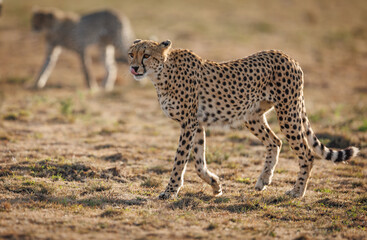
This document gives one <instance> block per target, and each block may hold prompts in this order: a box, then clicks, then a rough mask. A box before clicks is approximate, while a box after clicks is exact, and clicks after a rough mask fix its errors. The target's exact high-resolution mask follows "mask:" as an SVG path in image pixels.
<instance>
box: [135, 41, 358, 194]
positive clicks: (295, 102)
mask: <svg viewBox="0 0 367 240" xmlns="http://www.w3.org/2000/svg"><path fill="white" fill-rule="evenodd" d="M170 45H171V43H170V41H168V42H167V41H166V42H162V43H161V44H158V43H155V42H152V41H137V42H136V43H135V44H134V45H133V46H132V47H131V48H130V57H131V58H132V59H131V60H130V65H131V66H132V68H133V69H134V71H132V73H133V74H134V75H135V76H136V75H139V76H140V75H148V76H150V77H151V79H152V82H153V84H154V86H155V87H156V90H157V93H158V100H159V102H160V105H161V107H162V110H163V111H164V112H165V114H166V115H167V116H169V117H170V118H172V119H174V120H176V121H178V122H179V123H180V124H181V136H180V143H179V147H178V149H177V154H176V157H175V163H174V167H173V171H172V174H171V179H170V182H169V184H168V186H167V188H166V191H165V192H164V193H162V194H161V195H160V197H161V198H167V197H169V196H170V194H171V193H174V194H177V192H178V191H179V189H180V187H181V186H182V184H183V174H184V172H185V168H186V163H187V162H188V156H189V153H190V150H191V148H192V147H193V150H194V154H193V155H194V157H195V167H196V170H197V173H198V175H199V176H200V177H201V178H203V179H204V180H205V181H206V182H207V183H209V184H210V185H212V187H213V191H214V193H215V194H221V187H220V184H219V179H218V177H217V176H216V175H214V174H213V173H211V172H209V171H208V170H207V167H206V163H205V131H204V127H205V126H209V125H215V124H219V125H233V124H238V123H242V124H244V125H245V126H246V127H247V128H248V129H249V130H250V131H251V132H252V133H253V134H254V135H255V136H257V137H258V138H259V140H261V141H262V143H263V144H264V145H265V147H266V149H267V155H266V161H265V166H264V169H263V171H262V173H261V175H260V177H259V179H258V181H257V183H256V186H255V188H256V189H257V190H263V189H265V187H266V186H267V185H269V184H270V183H271V179H272V176H273V172H274V169H275V166H276V164H277V162H278V156H279V152H280V148H281V145H282V143H281V141H280V140H279V139H278V137H277V136H276V135H275V134H274V133H273V131H272V130H271V129H270V128H269V125H268V124H267V121H266V118H265V114H264V113H265V112H267V111H268V110H269V109H271V108H272V107H274V108H275V110H276V112H277V116H278V120H279V124H280V128H281V131H282V132H283V133H284V135H285V136H286V138H287V140H288V142H289V144H290V146H291V147H292V149H293V150H294V151H295V152H296V154H297V156H298V157H299V164H300V169H301V170H300V172H299V173H298V178H297V181H296V184H295V186H294V188H293V189H292V190H291V191H289V192H288V194H290V195H291V196H293V197H303V196H304V194H305V191H306V187H307V182H308V179H309V177H310V173H311V169H312V165H313V159H314V157H313V154H312V152H311V148H312V149H313V150H314V151H315V152H316V153H317V154H319V155H320V156H322V157H324V158H325V159H327V160H332V161H334V162H341V161H346V160H349V159H350V158H351V157H353V156H355V155H356V154H357V152H358V149H356V148H354V147H350V148H347V149H345V150H340V151H335V150H332V149H328V148H326V147H325V146H324V145H322V144H321V143H320V142H319V140H318V139H317V137H316V136H315V134H314V133H313V131H312V129H311V126H310V123H309V121H308V119H307V116H306V109H305V105H304V98H303V72H302V70H301V68H300V67H299V64H298V63H297V62H296V61H295V60H293V59H291V58H290V57H288V56H287V55H285V54H283V53H281V52H279V51H263V52H259V53H256V54H254V55H251V56H249V57H246V58H243V59H239V60H235V61H230V62H224V63H216V62H212V61H207V60H203V59H201V58H200V57H199V56H197V55H196V54H194V53H192V52H190V51H188V50H180V49H175V50H171V51H169V49H170ZM151 49H154V50H151ZM157 49H158V50H159V51H158V50H157ZM157 52H158V53H159V52H161V56H160V57H159V54H157ZM146 55H148V56H150V55H152V56H151V57H148V58H147V59H151V60H147V59H144V57H143V58H142V59H140V58H141V56H146ZM140 65H141V66H140ZM139 69H140V70H143V73H141V74H140V72H139Z"/></svg>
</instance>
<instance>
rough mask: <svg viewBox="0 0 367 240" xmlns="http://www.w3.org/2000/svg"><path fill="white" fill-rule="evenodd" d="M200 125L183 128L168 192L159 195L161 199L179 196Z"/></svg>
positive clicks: (167, 188)
mask: <svg viewBox="0 0 367 240" xmlns="http://www.w3.org/2000/svg"><path fill="white" fill-rule="evenodd" d="M197 129H198V124H193V125H191V126H190V127H188V126H187V127H185V128H181V134H180V140H179V145H178V148H177V151H176V156H175V162H174V164H173V169H172V173H171V178H170V180H169V183H168V185H167V187H166V190H165V191H164V192H162V193H161V194H160V195H159V197H158V198H159V199H168V198H170V197H171V196H172V195H173V196H174V197H176V196H177V194H178V192H179V191H180V188H181V187H182V185H183V182H184V174H185V170H186V165H187V162H188V160H189V155H190V150H191V147H192V145H193V142H194V141H193V140H194V138H195V134H196V131H197Z"/></svg>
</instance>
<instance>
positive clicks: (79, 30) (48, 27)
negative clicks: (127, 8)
mask: <svg viewBox="0 0 367 240" xmlns="http://www.w3.org/2000/svg"><path fill="white" fill-rule="evenodd" d="M31 22H32V30H33V31H34V32H44V33H45V37H46V42H47V45H48V46H47V53H46V54H47V55H46V59H45V61H44V64H43V66H42V68H41V70H40V73H39V74H38V76H37V78H36V80H35V83H34V87H35V88H43V87H44V86H45V85H46V82H47V79H48V77H49V76H50V74H51V72H52V69H53V67H54V66H55V64H56V61H57V59H58V57H59V55H60V53H61V49H62V48H65V49H69V50H72V51H74V52H76V53H77V54H78V55H79V58H80V60H81V63H82V69H83V73H84V77H85V80H86V82H87V85H88V87H89V88H90V89H97V88H98V86H97V83H96V80H95V79H94V78H93V76H92V75H91V73H90V61H91V60H90V57H88V56H87V54H86V50H87V47H88V46H90V45H92V44H98V46H99V48H100V51H101V58H102V61H103V63H104V67H105V70H106V75H105V77H104V80H103V82H102V85H103V87H104V88H105V89H106V90H112V89H113V87H114V83H115V80H116V76H117V68H116V63H115V50H116V56H118V57H119V60H121V62H127V58H126V56H127V50H128V47H129V46H130V44H131V43H132V40H133V39H135V37H134V33H133V31H132V28H131V25H130V22H129V19H128V18H127V17H126V16H121V17H120V16H118V15H117V14H116V13H114V12H112V11H110V10H104V11H98V12H93V13H90V14H87V15H84V16H81V17H79V16H78V15H76V14H72V13H65V12H62V11H61V10H58V9H54V8H45V9H35V10H34V12H33V16H32V20H31Z"/></svg>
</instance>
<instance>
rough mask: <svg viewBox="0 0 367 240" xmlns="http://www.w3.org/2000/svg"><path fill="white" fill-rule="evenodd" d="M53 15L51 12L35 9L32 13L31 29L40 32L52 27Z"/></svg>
mask: <svg viewBox="0 0 367 240" xmlns="http://www.w3.org/2000/svg"><path fill="white" fill-rule="evenodd" d="M54 20H55V16H54V14H53V13H51V12H43V11H35V12H34V13H33V15H32V20H31V25H32V31H34V32H40V31H42V30H45V29H49V28H51V27H52V25H53V23H54Z"/></svg>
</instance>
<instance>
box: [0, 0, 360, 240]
mask: <svg viewBox="0 0 367 240" xmlns="http://www.w3.org/2000/svg"><path fill="white" fill-rule="evenodd" d="M34 5H38V6H49V5H53V6H56V7H59V8H62V9H64V10H69V11H75V12H78V13H86V12H88V11H90V10H94V9H100V8H114V9H116V10H120V11H122V12H125V13H126V14H127V15H128V16H129V17H130V19H131V21H132V24H133V26H134V28H135V31H136V34H137V36H138V37H139V38H143V39H144V38H149V37H154V38H157V39H159V40H165V39H171V40H173V44H174V47H180V48H190V49H192V50H194V51H195V52H197V53H198V54H199V55H201V56H202V57H205V58H209V59H213V60H218V61H223V60H228V59H232V58H240V57H244V56H247V55H249V54H252V53H254V52H256V51H260V50H263V49H281V50H283V51H284V52H286V53H288V54H289V55H291V56H293V57H294V58H295V59H297V60H298V61H299V62H300V64H301V66H302V68H303V70H304V72H305V98H306V106H307V110H308V114H309V116H310V120H311V123H312V126H313V128H314V130H315V132H316V133H318V136H319V138H320V139H321V140H322V142H324V143H325V144H326V145H328V146H330V147H336V148H343V147H346V146H349V145H355V146H357V147H359V148H361V152H360V155H359V157H357V158H355V159H354V160H352V161H350V162H349V164H340V165H334V164H332V163H330V162H327V161H324V160H317V161H316V162H315V166H314V169H313V174H312V178H311V181H310V184H309V186H308V191H307V194H306V196H305V198H303V199H301V200H299V199H291V198H289V197H287V196H285V195H284V192H285V191H286V190H288V189H290V188H291V187H292V184H294V182H295V179H296V172H297V171H298V161H297V159H296V158H295V156H294V155H293V153H292V152H291V151H290V149H289V146H288V145H287V143H286V141H285V140H284V139H283V142H284V146H283V149H282V152H281V155H280V161H279V164H278V166H277V168H276V172H275V176H274V179H273V183H272V184H271V186H270V187H268V189H267V190H265V191H264V192H256V191H255V190H254V185H255V182H256V179H257V177H258V175H259V174H260V171H261V169H262V166H263V162H264V154H265V153H264V148H263V147H262V145H261V143H260V142H259V141H258V140H257V139H256V138H255V137H254V136H252V135H251V134H250V133H249V132H248V131H246V130H244V129H242V130H241V129H237V130H229V129H227V130H221V129H209V130H208V131H207V135H208V142H207V161H208V166H209V168H210V169H211V170H212V171H213V172H215V173H217V174H218V175H219V176H220V178H221V179H222V183H223V188H224V194H223V196H221V197H218V198H214V197H212V195H211V188H210V186H208V185H206V184H204V183H203V182H202V181H201V179H199V177H197V176H196V174H195V172H194V170H193V166H192V165H191V164H190V163H189V165H188V169H187V172H186V176H185V180H186V181H185V185H184V187H183V188H182V190H181V192H180V194H179V197H178V199H175V200H168V201H159V200H157V196H158V194H159V193H160V192H161V191H163V190H164V188H165V185H166V183H167V181H168V179H169V174H170V169H171V165H172V159H173V158H174V153H175V148H176V145H177V142H178V135H179V126H178V125H177V124H176V123H175V122H173V121H171V120H169V119H167V118H166V117H165V116H164V114H163V113H162V112H161V110H160V107H159V105H158V102H157V100H156V95H155V90H154V88H153V87H152V86H151V84H150V83H149V82H147V84H145V85H139V84H136V83H135V82H134V80H132V78H131V77H130V76H129V74H128V71H127V66H126V65H119V78H118V81H117V87H116V90H114V91H112V92H109V93H104V92H99V93H90V92H89V91H88V90H87V89H86V87H85V85H84V81H83V78H82V74H81V70H80V65H79V62H78V59H77V57H76V56H75V55H73V54H72V53H70V52H65V53H64V54H62V55H61V58H60V60H59V62H58V64H57V65H56V68H55V70H54V72H53V74H52V75H51V78H50V80H49V82H48V84H47V86H46V88H45V89H44V90H40V91H34V90H31V89H30V88H29V86H30V85H31V84H32V81H33V78H34V76H35V75H36V73H37V72H38V70H39V68H40V66H41V63H42V61H43V58H44V52H45V46H44V42H43V41H42V40H40V39H41V36H39V35H36V34H33V33H31V32H30V27H29V20H30V14H31V9H32V6H34ZM3 10H4V13H3V16H2V17H1V18H0V238H3V239H82V238H84V239H100V238H103V239H116V238H121V239H174V238H179V239H219V238H221V239H248V238H251V239H295V238H298V239H366V238H367V232H366V231H367V229H366V226H367V223H366V220H367V217H366V216H367V194H366V190H367V181H366V174H367V172H366V166H367V162H366V161H367V149H366V147H367V25H366V22H367V4H366V2H365V0H360V1H354V0H353V1H326V0H325V1H316V0H315V1H303V2H301V1H234V0H231V1H224V0H223V1H209V0H205V1H191V0H190V1H169V0H165V1H148V0H145V1H117V0H114V1H97V0H92V1H71V0H67V1H46V0H43V1H41V0H40V1H31V0H27V1H22V0H11V1H5V7H4V9H3ZM91 51H92V54H93V49H91ZM93 56H94V57H93V60H94V63H95V65H94V66H95V68H94V74H95V75H96V76H97V77H98V78H99V79H101V78H102V77H103V69H102V67H101V65H100V63H99V62H98V59H99V58H98V56H97V55H95V54H94V55H93ZM268 119H269V122H270V124H271V126H272V128H273V129H274V130H275V131H276V132H277V133H279V127H278V125H277V121H276V117H275V114H274V113H271V114H269V116H268ZM279 136H281V137H283V136H282V134H280V133H279Z"/></svg>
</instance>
